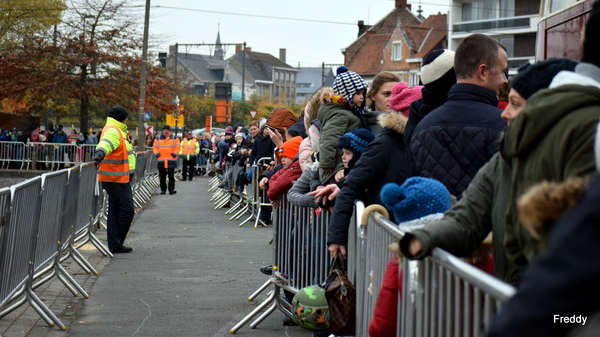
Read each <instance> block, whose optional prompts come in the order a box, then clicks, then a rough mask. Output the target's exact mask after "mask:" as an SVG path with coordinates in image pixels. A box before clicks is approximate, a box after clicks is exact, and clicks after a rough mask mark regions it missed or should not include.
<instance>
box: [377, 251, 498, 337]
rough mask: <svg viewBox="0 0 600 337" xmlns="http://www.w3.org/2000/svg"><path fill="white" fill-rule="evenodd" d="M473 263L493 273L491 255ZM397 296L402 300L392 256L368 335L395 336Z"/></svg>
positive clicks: (399, 276) (395, 264)
mask: <svg viewBox="0 0 600 337" xmlns="http://www.w3.org/2000/svg"><path fill="white" fill-rule="evenodd" d="M473 265H474V266H475V267H477V268H479V269H481V270H483V271H484V272H486V273H488V274H490V275H493V274H494V259H493V257H492V256H491V255H489V256H488V257H487V258H486V259H483V260H482V261H481V262H480V263H476V264H473ZM398 297H400V300H402V270H400V271H398V257H397V256H394V257H393V258H392V259H391V260H390V262H389V263H388V265H387V269H386V270H385V275H384V276H383V283H382V285H381V290H379V296H378V297H377V302H376V304H375V312H374V313H373V319H372V320H371V323H370V324H369V337H396V325H397V322H396V321H397V317H398Z"/></svg>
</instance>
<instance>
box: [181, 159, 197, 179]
mask: <svg viewBox="0 0 600 337" xmlns="http://www.w3.org/2000/svg"><path fill="white" fill-rule="evenodd" d="M197 160H198V159H196V156H195V155H194V156H190V159H189V160H188V159H187V156H184V157H183V170H182V172H181V174H182V175H183V180H186V176H189V177H190V181H191V180H192V178H194V166H196V161H197Z"/></svg>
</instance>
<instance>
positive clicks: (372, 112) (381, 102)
mask: <svg viewBox="0 0 600 337" xmlns="http://www.w3.org/2000/svg"><path fill="white" fill-rule="evenodd" d="M398 82H400V78H399V77H398V75H396V74H394V73H390V72H388V71H382V72H380V73H379V74H377V76H375V78H374V79H373V82H371V85H370V86H369V90H367V107H368V110H366V111H365V113H364V117H365V122H366V123H367V125H368V126H369V127H370V128H371V131H373V133H374V134H375V136H378V135H379V133H380V132H381V130H382V127H381V126H380V125H379V122H378V121H377V118H378V117H379V115H381V114H382V113H384V112H392V109H391V108H390V104H389V101H390V97H392V87H394V85H395V84H396V83H398Z"/></svg>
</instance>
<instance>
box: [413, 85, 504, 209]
mask: <svg viewBox="0 0 600 337" xmlns="http://www.w3.org/2000/svg"><path fill="white" fill-rule="evenodd" d="M497 105H498V99H497V98H496V95H495V94H494V93H493V92H492V91H491V90H488V89H486V88H483V87H480V86H478V85H474V84H467V83H457V84H455V85H454V86H452V88H451V89H450V93H449V94H448V101H447V102H446V103H445V104H444V105H442V106H441V107H439V108H437V109H435V110H433V111H432V112H430V113H429V114H428V115H427V116H425V117H424V118H423V120H421V122H420V123H419V124H418V125H417V126H416V127H415V129H414V131H413V135H412V139H411V141H410V148H409V151H410V171H411V174H412V175H413V176H423V177H429V178H433V179H436V180H439V181H440V182H442V183H443V184H444V185H445V186H446V187H447V188H448V190H449V191H450V193H452V194H453V195H455V196H456V197H457V198H459V199H460V197H461V194H462V192H463V191H464V190H465V189H466V188H467V186H469V183H470V182H471V180H472V179H473V177H474V176H475V174H476V173H477V171H478V170H479V169H480V168H481V167H482V166H483V165H484V164H485V163H486V162H487V161H488V160H489V159H490V158H491V157H492V156H493V155H494V153H496V151H497V150H498V140H499V139H500V135H501V133H502V130H504V128H505V127H506V122H505V121H504V120H502V118H501V117H500V114H501V113H502V110H500V109H498V108H497V107H496V106H497Z"/></svg>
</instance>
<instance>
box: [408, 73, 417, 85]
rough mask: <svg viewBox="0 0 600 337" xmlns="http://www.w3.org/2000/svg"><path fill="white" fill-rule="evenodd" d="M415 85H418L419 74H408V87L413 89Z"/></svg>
mask: <svg viewBox="0 0 600 337" xmlns="http://www.w3.org/2000/svg"><path fill="white" fill-rule="evenodd" d="M415 85H419V74H418V73H411V74H410V83H409V86H411V87H413V86H415Z"/></svg>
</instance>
